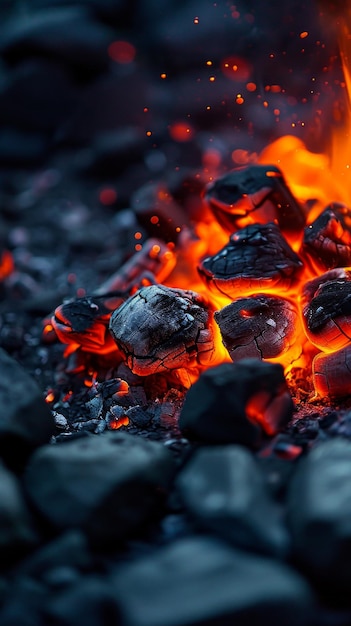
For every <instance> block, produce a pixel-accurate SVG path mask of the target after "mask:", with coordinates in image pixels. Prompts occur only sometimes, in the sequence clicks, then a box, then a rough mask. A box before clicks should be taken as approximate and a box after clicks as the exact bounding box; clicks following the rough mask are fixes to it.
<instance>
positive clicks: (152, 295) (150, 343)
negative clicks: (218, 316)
mask: <svg viewBox="0 0 351 626" xmlns="http://www.w3.org/2000/svg"><path fill="white" fill-rule="evenodd" d="M211 323H212V311H211V309H210V308H209V307H208V305H207V303H206V302H205V300H204V299H203V298H202V297H201V296H200V295H199V294H197V293H195V292H193V291H185V290H182V289H171V288H169V287H164V286H162V285H151V286H149V287H143V288H142V289H140V290H139V291H137V292H136V294H135V295H134V296H132V297H131V298H129V299H128V300H127V302H125V303H124V304H123V305H122V306H121V307H120V308H119V309H117V310H116V311H114V313H113V314H112V316H111V320H110V331H111V333H112V336H113V337H114V340H115V342H116V344H117V346H118V348H119V350H120V351H121V352H122V353H123V354H124V356H125V359H126V361H127V364H128V366H129V368H130V369H131V370H132V372H134V373H135V374H139V375H141V376H146V375H149V374H155V373H156V372H165V371H167V370H172V369H176V368H183V367H185V368H192V367H198V366H204V365H208V364H210V363H211V362H212V361H213V358H214V338H213V331H212V328H211Z"/></svg>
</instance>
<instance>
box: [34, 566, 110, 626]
mask: <svg viewBox="0 0 351 626" xmlns="http://www.w3.org/2000/svg"><path fill="white" fill-rule="evenodd" d="M46 614H47V618H48V619H49V622H48V623H53V624H59V625H60V626H73V624H81V623H84V625H85V626H101V625H102V624H120V620H119V610H118V607H117V603H116V601H115V600H114V592H113V590H112V589H111V588H110V587H109V585H108V584H107V581H106V580H105V579H103V578H102V577H101V578H98V576H94V577H93V576H89V577H86V578H84V579H83V580H81V581H79V583H77V584H76V585H72V586H71V587H70V588H69V589H67V590H65V591H64V592H63V593H61V594H56V595H55V596H54V597H53V599H52V600H51V602H50V603H49V606H48V610H47V613H46ZM50 620H52V622H51V621H50Z"/></svg>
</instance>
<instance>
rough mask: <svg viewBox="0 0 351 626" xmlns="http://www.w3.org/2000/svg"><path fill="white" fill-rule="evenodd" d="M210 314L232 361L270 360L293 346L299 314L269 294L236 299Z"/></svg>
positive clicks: (287, 301) (286, 301) (290, 351)
mask: <svg viewBox="0 0 351 626" xmlns="http://www.w3.org/2000/svg"><path fill="white" fill-rule="evenodd" d="M214 317H215V320H216V322H217V324H218V325H219V327H220V331H221V335H222V340H223V343H224V345H225V347H226V348H227V350H228V352H229V354H230V357H231V359H232V361H238V360H239V359H242V358H248V357H256V358H261V359H274V358H276V357H278V356H280V357H281V356H282V355H286V353H289V354H291V353H292V348H293V347H295V345H296V340H297V335H298V328H299V325H298V319H299V313H298V310H297V308H296V307H295V305H294V304H293V303H292V302H290V301H289V300H284V299H283V298H278V297H277V296H272V295H269V294H256V295H255V296H251V297H248V298H238V299H237V300H235V302H232V303H231V304H228V306H226V307H224V308H223V309H221V310H220V311H216V312H215V314H214ZM300 352H301V349H300ZM286 356H288V355H286Z"/></svg>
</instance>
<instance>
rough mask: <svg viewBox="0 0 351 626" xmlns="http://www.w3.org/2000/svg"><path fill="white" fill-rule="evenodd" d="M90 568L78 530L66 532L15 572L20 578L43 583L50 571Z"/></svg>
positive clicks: (88, 558) (87, 552)
mask: <svg viewBox="0 0 351 626" xmlns="http://www.w3.org/2000/svg"><path fill="white" fill-rule="evenodd" d="M91 567H92V557H91V555H90V552H89V549H88V545H87V540H86V537H85V535H83V533H82V532H80V531H78V530H68V531H67V532H65V533H63V534H62V535H60V536H59V537H58V538H57V539H54V540H53V541H50V542H49V543H48V544H45V545H44V546H43V547H42V548H40V549H39V550H37V551H36V552H34V553H33V554H31V555H30V556H29V557H28V558H27V559H26V560H24V561H22V563H21V565H20V566H19V567H18V570H17V571H18V574H19V576H21V577H23V576H25V577H29V578H32V579H36V580H38V581H41V582H43V583H45V582H46V581H47V580H48V579H49V576H50V572H52V570H57V569H59V568H65V569H67V570H68V569H69V570H75V571H78V572H84V571H87V570H88V569H89V568H91Z"/></svg>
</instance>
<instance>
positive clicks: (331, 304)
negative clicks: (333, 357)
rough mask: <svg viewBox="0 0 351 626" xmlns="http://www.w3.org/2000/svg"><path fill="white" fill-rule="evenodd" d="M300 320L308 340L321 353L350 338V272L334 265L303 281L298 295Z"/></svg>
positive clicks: (337, 348)
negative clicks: (300, 312)
mask: <svg viewBox="0 0 351 626" xmlns="http://www.w3.org/2000/svg"><path fill="white" fill-rule="evenodd" d="M301 305H302V320H303V324H304V329H305V333H306V335H307V337H308V339H309V341H310V342H311V343H312V344H313V345H314V346H316V347H317V348H319V350H323V351H324V352H333V351H335V350H340V349H341V348H343V347H344V346H346V345H347V344H348V343H350V341H351V272H350V271H349V270H347V269H343V268H339V269H338V268H336V269H333V270H330V271H329V272H326V273H325V274H322V275H321V276H318V277H317V278H314V279H313V280H311V281H309V282H307V283H306V284H305V285H304V287H303V290H302V295H301Z"/></svg>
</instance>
